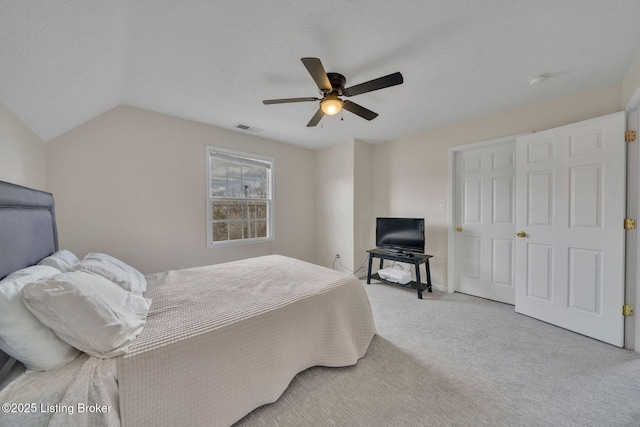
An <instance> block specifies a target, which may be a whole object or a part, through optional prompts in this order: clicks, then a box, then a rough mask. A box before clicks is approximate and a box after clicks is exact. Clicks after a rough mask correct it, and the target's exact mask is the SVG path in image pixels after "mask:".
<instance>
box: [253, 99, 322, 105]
mask: <svg viewBox="0 0 640 427" xmlns="http://www.w3.org/2000/svg"><path fill="white" fill-rule="evenodd" d="M306 101H320V98H283V99H265V100H264V101H262V103H263V104H265V105H270V104H284V103H287V102H306Z"/></svg>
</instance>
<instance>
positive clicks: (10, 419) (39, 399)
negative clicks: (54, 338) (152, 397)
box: [0, 353, 120, 427]
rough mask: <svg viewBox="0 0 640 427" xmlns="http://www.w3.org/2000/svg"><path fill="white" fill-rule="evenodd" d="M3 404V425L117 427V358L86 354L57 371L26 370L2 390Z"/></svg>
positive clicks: (0, 396)
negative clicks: (99, 357) (100, 357)
mask: <svg viewBox="0 0 640 427" xmlns="http://www.w3.org/2000/svg"><path fill="white" fill-rule="evenodd" d="M22 369H24V368H22ZM0 402H1V403H2V405H4V406H3V407H2V411H0V426H30V427H31V426H32V427H35V426H49V427H62V426H68V427H70V426H92V427H117V426H119V425H120V418H119V409H118V389H117V374H116V359H98V358H96V357H89V356H88V355H86V354H84V353H83V354H81V355H80V356H78V357H77V358H76V359H75V360H73V361H72V362H69V363H67V364H66V365H64V366H61V367H60V368H57V369H52V370H50V371H45V372H34V371H26V372H25V373H23V374H22V375H20V376H19V377H18V378H16V379H15V380H14V381H12V382H11V383H9V384H8V385H7V386H6V387H5V388H3V389H2V391H0Z"/></svg>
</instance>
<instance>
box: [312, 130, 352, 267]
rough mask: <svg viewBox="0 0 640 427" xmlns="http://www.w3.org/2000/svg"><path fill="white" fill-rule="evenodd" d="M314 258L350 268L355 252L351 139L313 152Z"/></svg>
mask: <svg viewBox="0 0 640 427" xmlns="http://www.w3.org/2000/svg"><path fill="white" fill-rule="evenodd" d="M315 162H316V173H315V206H316V226H315V262H316V264H319V265H324V266H325V267H332V265H333V260H334V256H335V255H336V254H340V262H337V263H336V269H337V270H343V271H353V270H354V268H353V265H354V260H353V255H354V250H353V247H354V227H353V224H354V210H353V203H354V201H353V199H354V142H353V141H350V142H346V143H340V144H336V145H333V146H331V147H327V148H323V149H321V150H318V151H316V153H315Z"/></svg>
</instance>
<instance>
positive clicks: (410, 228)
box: [376, 218, 424, 253]
mask: <svg viewBox="0 0 640 427" xmlns="http://www.w3.org/2000/svg"><path fill="white" fill-rule="evenodd" d="M376 246H377V247H378V248H381V249H388V250H391V251H396V252H418V253H424V218H377V219H376Z"/></svg>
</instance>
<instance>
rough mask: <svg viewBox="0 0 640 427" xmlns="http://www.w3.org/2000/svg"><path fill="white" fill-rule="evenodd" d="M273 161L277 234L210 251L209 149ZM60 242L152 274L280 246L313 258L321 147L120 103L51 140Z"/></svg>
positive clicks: (50, 175)
mask: <svg viewBox="0 0 640 427" xmlns="http://www.w3.org/2000/svg"><path fill="white" fill-rule="evenodd" d="M206 145H214V146H220V147H226V148H230V149H234V150H239V151H246V152H251V153H256V154H263V155H267V156H270V157H274V158H275V167H274V172H275V179H274V193H275V206H274V208H275V241H274V242H268V243H260V244H244V245H239V246H230V247H224V248H215V249H207V247H206V236H205V225H206V223H205V221H206V219H205V218H206V209H205V207H206V204H205V197H206V191H205V184H206V183H205V181H206V176H205V146H206ZM46 146H47V187H48V189H49V191H51V192H53V194H54V196H55V197H56V207H57V212H56V214H57V219H58V227H59V228H58V231H59V235H60V246H61V248H67V249H70V250H72V251H74V252H75V253H76V254H77V255H78V256H82V255H84V254H86V253H87V252H90V251H99V252H106V253H109V254H112V255H113V256H116V257H119V258H122V259H123V260H126V261H127V262H129V263H130V264H132V265H133V266H135V267H136V268H138V269H140V270H141V271H142V272H144V273H152V272H157V271H164V270H168V269H175V268H178V267H192V266H198V265H206V264H215V263H220V262H225V261H231V260H236V259H241V258H247V257H251V256H259V255H266V254H271V253H278V254H283V255H288V256H293V257H296V258H300V259H303V260H307V261H312V260H313V255H314V253H313V241H314V215H315V214H314V152H313V151H311V150H307V149H303V148H298V147H294V146H291V145H286V144H282V143H278V142H274V141H270V140H266V139H262V138H257V137H253V136H251V135H246V134H243V133H239V132H232V131H227V130H224V129H219V128H215V127H212V126H208V125H205V124H201V123H196V122H191V121H188V120H183V119H179V118H176V117H171V116H166V115H163V114H158V113H153V112H150V111H146V110H141V109H137V108H133V107H129V106H118V107H116V108H114V109H112V110H110V111H108V112H106V113H104V114H102V115H100V116H98V117H96V118H95V119H93V120H90V121H89V122H87V123H85V124H83V125H81V126H79V127H77V128H75V129H73V130H71V131H69V132H67V133H66V134H64V135H62V136H60V137H58V138H56V139H54V140H52V141H50V142H48V143H47V145H46Z"/></svg>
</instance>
